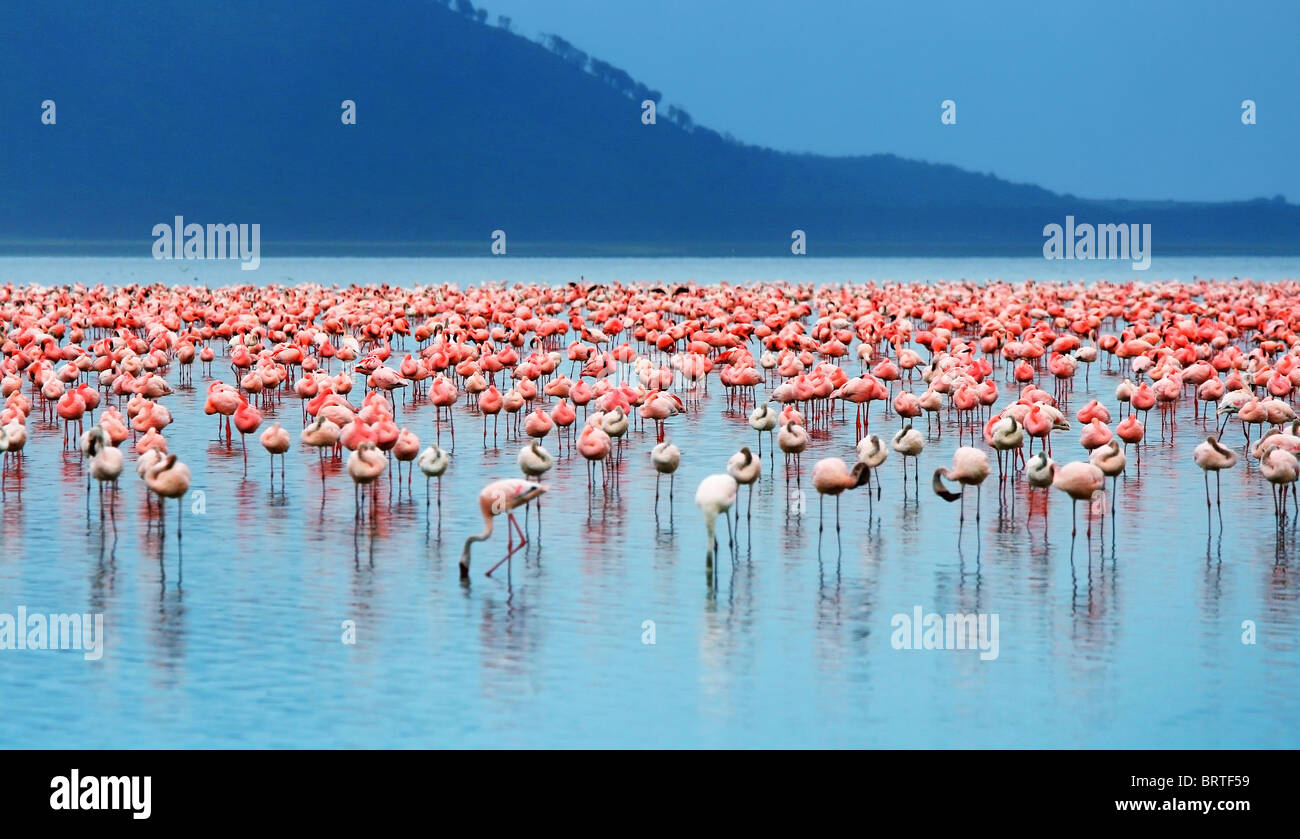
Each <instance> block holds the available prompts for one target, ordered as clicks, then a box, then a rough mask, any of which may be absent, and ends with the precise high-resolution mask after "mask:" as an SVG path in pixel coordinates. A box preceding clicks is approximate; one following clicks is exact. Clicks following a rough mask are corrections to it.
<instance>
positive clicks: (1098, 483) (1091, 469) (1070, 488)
mask: <svg viewBox="0 0 1300 839" xmlns="http://www.w3.org/2000/svg"><path fill="white" fill-rule="evenodd" d="M1139 410H1140V409H1139ZM1052 488H1053V489H1059V490H1060V491H1061V492H1064V493H1065V494H1066V495H1068V496H1070V498H1071V499H1073V501H1074V503H1073V504H1071V505H1070V510H1071V511H1072V517H1071V525H1070V538H1074V536H1075V535H1076V534H1077V533H1078V532H1079V503H1078V502H1080V501H1092V500H1093V499H1094V498H1095V497H1096V496H1097V494H1098V493H1102V494H1104V493H1105V492H1106V475H1105V474H1104V473H1103V472H1102V471H1101V469H1099V468H1098V467H1096V466H1094V465H1093V464H1091V463H1088V462H1087V461H1083V460H1076V461H1074V462H1072V463H1067V464H1065V465H1064V466H1058V467H1056V468H1055V469H1054V470H1053V474H1052ZM1103 510H1104V508H1103ZM1088 538H1089V539H1091V538H1092V510H1091V508H1090V509H1089V511H1088Z"/></svg>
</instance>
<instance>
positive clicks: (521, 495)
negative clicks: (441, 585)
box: [460, 478, 549, 579]
mask: <svg viewBox="0 0 1300 839" xmlns="http://www.w3.org/2000/svg"><path fill="white" fill-rule="evenodd" d="M547 489H549V487H547V486H546V485H545V484H536V483H533V482H532V481H525V480H523V479H522V478H507V479H505V480H502V481H493V482H492V483H490V484H488V485H487V486H485V487H483V490H482V491H481V492H480V493H479V494H478V508H479V513H480V514H482V516H483V532H482V533H476V534H474V535H473V536H470V537H469V538H468V539H466V540H465V549H464V550H463V551H461V554H460V576H461V579H467V578H468V577H469V563H470V547H471V546H472V545H473V544H474V543H475V542H486V541H487V540H488V539H490V538H492V525H493V521H494V519H495V517H496V516H499V515H501V514H502V513H505V515H506V517H507V519H508V520H509V522H508V525H507V528H506V533H507V535H508V536H509V540H508V542H507V544H506V555H505V556H504V557H502V558H501V560H500V561H499V562H497V564H496V565H493V566H492V567H491V568H489V569H488V571H487V576H491V575H492V572H493V571H495V570H497V568H499V567H501V564H502V563H505V562H508V561H509V560H510V558H511V557H512V556H514V554H515V552H516V551H518V550H519V549H520V548H522V547H523V546H524V545H526V544H527V543H528V537H527V536H525V535H524V532H523V530H521V529H520V528H519V522H517V521H515V514H514V510H516V509H517V508H519V507H522V506H524V505H526V504H528V502H530V501H532V500H533V499H534V498H538V497H540V496H541V495H542V494H543V493H544V492H546V491H547ZM516 533H517V534H518V535H519V544H518V546H516V545H515V543H514V537H515V534H516Z"/></svg>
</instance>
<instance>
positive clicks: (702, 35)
mask: <svg viewBox="0 0 1300 839" xmlns="http://www.w3.org/2000/svg"><path fill="white" fill-rule="evenodd" d="M476 5H482V6H484V7H485V8H486V9H487V10H488V12H489V15H490V18H489V19H490V20H492V21H495V20H496V17H497V15H499V14H505V15H509V16H510V17H511V18H512V19H513V21H514V28H515V29H516V31H519V32H520V33H521V34H525V35H528V36H535V35H537V33H539V32H555V33H557V34H559V35H561V36H563V37H565V38H567V39H568V40H569V41H571V42H573V43H574V44H575V45H577V46H578V47H580V48H582V49H584V50H586V51H587V52H589V53H591V54H592V55H595V56H598V57H600V58H602V59H604V60H606V61H609V62H610V63H612V64H614V65H615V66H618V67H621V68H623V69H625V70H627V71H628V72H629V73H631V74H632V76H634V77H635V78H637V79H639V80H641V81H643V82H645V83H646V84H648V85H650V86H651V87H653V88H656V89H658V90H661V91H663V93H664V97H665V100H666V101H667V102H671V103H674V104H679V105H681V106H683V107H685V108H686V109H687V110H688V111H690V113H691V115H692V116H693V117H694V118H695V120H696V121H697V122H699V123H702V124H704V125H708V126H709V127H711V128H714V129H716V130H718V131H729V132H731V133H732V134H734V135H735V136H736V137H738V138H740V139H742V140H745V141H747V142H753V143H759V144H762V145H767V146H772V147H775V148H780V149H786V150H792V151H814V152H821V153H827V154H866V153H873V152H893V153H896V154H900V155H903V156H907V157H913V158H918V159H922V160H930V161H935V162H943V163H954V164H957V165H959V166H962V167H964V168H967V169H972V170H975V171H980V172H992V173H994V174H997V175H999V176H1002V177H1005V178H1008V179H1011V180H1014V181H1025V182H1031V183H1036V184H1040V185H1042V186H1045V187H1047V188H1049V189H1053V190H1057V191H1059V192H1069V193H1073V194H1075V195H1078V196H1083V197H1089V198H1142V199H1162V198H1171V199H1185V200H1224V199H1238V198H1254V197H1272V196H1273V195H1277V194H1279V193H1280V194H1283V195H1286V196H1287V198H1288V200H1290V201H1291V202H1293V203H1296V202H1300V166H1297V164H1296V160H1295V154H1296V150H1297V149H1300V2H1295V0H1292V1H1291V2H1233V3H1226V2H1225V3H1220V2H1210V0H1188V2H1182V3H1176V2H1129V3H1122V2H1111V0H1094V2H1088V3H1061V2H1046V3H1043V2H1038V3H1030V2H995V3H972V2H929V1H928V0H926V1H924V2H909V3H877V2H868V0H857V2H855V1H854V0H807V2H795V0H783V1H782V2H775V0H744V2H742V1H741V0H694V2H686V0H617V2H610V0H484V1H483V2H482V3H481V4H476ZM944 99H953V100H955V101H956V102H957V124H956V125H954V126H944V125H941V124H940V120H939V115H940V102H941V101H942V100H944ZM1243 99H1254V100H1255V101H1256V103H1257V107H1258V123H1257V124H1256V125H1253V126H1245V125H1242V123H1241V101H1242V100H1243Z"/></svg>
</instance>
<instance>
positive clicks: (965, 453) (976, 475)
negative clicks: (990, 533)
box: [930, 446, 990, 524]
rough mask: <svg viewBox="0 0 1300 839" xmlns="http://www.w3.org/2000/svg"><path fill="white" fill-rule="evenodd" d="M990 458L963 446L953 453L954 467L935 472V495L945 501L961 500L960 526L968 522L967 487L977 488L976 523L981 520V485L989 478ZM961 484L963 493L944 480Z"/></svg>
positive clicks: (970, 447) (972, 448) (979, 451)
mask: <svg viewBox="0 0 1300 839" xmlns="http://www.w3.org/2000/svg"><path fill="white" fill-rule="evenodd" d="M989 472H990V469H989V456H988V455H987V454H985V453H984V452H983V451H981V450H980V449H977V448H975V447H973V446H962V447H961V448H959V449H957V451H955V452H953V455H952V467H951V468H948V469H945V468H943V467H940V468H938V469H936V470H934V477H933V478H932V479H931V480H930V486H931V488H932V489H933V490H934V494H935V495H937V496H939V497H940V498H942V499H943V500H944V501H949V502H951V501H957V500H959V499H960V500H961V516H960V518H959V519H958V523H959V524H965V522H966V487H970V486H973V487H975V521H977V522H978V521H979V520H980V485H981V484H983V483H984V479H985V478H987V477H988V476H989ZM945 478H947V479H948V480H950V481H956V482H957V483H959V484H961V492H953V491H952V490H950V489H948V488H947V487H946V486H944V485H943V481H944V479H945Z"/></svg>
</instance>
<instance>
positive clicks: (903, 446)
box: [889, 422, 925, 491]
mask: <svg viewBox="0 0 1300 839" xmlns="http://www.w3.org/2000/svg"><path fill="white" fill-rule="evenodd" d="M889 446H890V448H892V449H893V450H894V451H896V452H898V453H899V454H900V455H902V458H901V459H902V461H903V489H904V491H906V489H907V459H908V458H909V457H910V458H912V475H913V477H914V479H915V481H916V482H917V483H919V482H920V480H921V477H920V468H921V461H920V457H921V452H922V451H923V450H924V449H925V437H924V436H923V435H922V434H921V432H919V431H917V430H916V429H915V428H913V427H912V424H911V423H910V422H909V423H907V424H906V425H904V426H903V427H902V428H900V429H899V430H898V431H897V432H896V433H895V434H894V439H892V440H890V441H889Z"/></svg>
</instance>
